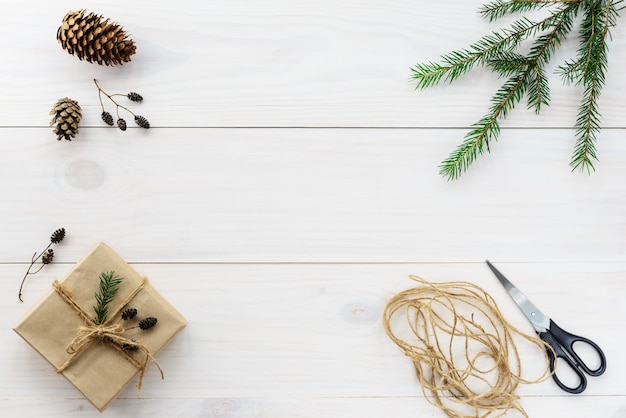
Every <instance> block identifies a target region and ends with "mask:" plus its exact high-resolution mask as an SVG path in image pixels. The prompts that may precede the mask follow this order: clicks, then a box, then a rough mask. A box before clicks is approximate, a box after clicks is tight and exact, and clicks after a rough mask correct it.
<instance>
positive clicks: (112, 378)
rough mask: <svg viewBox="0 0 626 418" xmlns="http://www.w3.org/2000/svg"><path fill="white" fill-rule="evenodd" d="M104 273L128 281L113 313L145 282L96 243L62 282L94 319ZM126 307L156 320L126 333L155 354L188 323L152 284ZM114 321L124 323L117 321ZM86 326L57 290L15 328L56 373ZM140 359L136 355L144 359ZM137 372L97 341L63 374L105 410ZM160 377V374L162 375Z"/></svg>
mask: <svg viewBox="0 0 626 418" xmlns="http://www.w3.org/2000/svg"><path fill="white" fill-rule="evenodd" d="M103 271H115V273H117V274H118V275H119V276H122V277H123V278H124V281H123V282H122V284H121V285H120V286H119V291H118V293H117V295H116V296H115V298H114V299H113V301H112V302H111V304H110V305H109V306H110V308H109V312H114V311H116V310H117V308H118V307H120V305H119V304H120V303H122V302H123V301H124V299H126V297H127V296H129V295H130V294H131V293H132V292H133V291H134V290H135V289H136V288H137V287H138V286H140V284H141V281H142V279H143V278H142V277H141V276H140V275H139V273H137V272H136V271H135V270H134V269H133V268H132V267H130V266H129V265H128V264H127V263H126V262H125V261H124V260H123V259H122V258H121V257H120V256H119V255H117V254H116V253H115V252H114V251H113V250H112V249H111V248H110V247H109V246H107V245H106V244H103V243H100V244H98V245H96V246H95V247H94V248H93V249H92V250H91V251H90V252H89V253H88V254H87V255H86V256H85V257H84V258H83V259H82V260H81V261H79V262H78V263H77V264H76V266H74V268H73V269H72V270H71V271H70V272H69V273H68V275H67V276H66V277H65V279H63V280H62V281H61V285H62V286H63V288H65V289H67V290H68V291H70V292H71V294H72V295H73V297H74V300H75V301H76V302H77V304H78V305H79V306H80V307H81V308H82V309H83V311H85V312H87V313H88V314H89V315H91V316H93V315H94V311H93V306H94V305H95V303H96V302H95V298H94V294H95V293H96V291H97V290H98V286H99V276H100V273H102V272H103ZM128 307H132V308H136V309H137V310H138V311H139V314H138V315H137V317H138V318H140V317H148V316H153V317H156V318H158V324H157V325H156V326H155V327H154V328H152V329H150V330H148V331H141V330H140V329H138V328H136V329H132V330H129V331H127V332H126V333H125V334H124V335H125V336H127V337H128V338H133V339H136V340H137V341H138V342H140V343H141V344H143V345H144V346H146V348H147V349H148V350H150V354H151V355H152V356H154V355H156V353H158V352H159V351H160V350H161V349H162V348H163V347H164V346H165V345H167V343H169V342H170V341H171V340H172V339H173V338H174V336H176V334H178V333H179V332H180V331H181V330H182V329H183V328H184V327H185V325H186V322H185V318H183V316H182V315H181V314H180V313H178V312H177V311H176V310H175V309H174V308H173V307H172V306H171V305H170V304H169V303H168V302H167V301H166V300H165V299H163V297H162V296H161V295H160V294H159V293H157V291H156V290H155V289H154V288H153V287H152V286H151V285H150V284H149V283H147V284H146V285H145V287H144V288H142V289H141V290H140V291H139V293H138V294H137V295H136V296H135V297H134V298H133V299H132V300H131V302H130V303H128ZM113 322H122V321H121V319H119V320H118V319H115V320H114V321H113ZM82 325H85V321H84V320H83V319H82V318H81V317H80V316H79V315H78V313H77V312H76V310H74V308H72V307H71V306H70V305H69V304H68V303H67V302H66V301H65V300H64V299H63V298H62V297H61V296H60V295H59V294H58V293H57V292H56V291H55V290H54V289H53V290H51V291H50V292H48V294H47V295H46V296H44V298H43V299H42V300H41V301H40V302H39V303H38V304H36V305H35V306H34V307H33V308H31V309H30V310H29V311H28V312H27V313H26V315H25V316H24V317H23V318H22V320H21V321H20V322H19V323H18V324H17V325H16V326H15V327H14V330H15V331H16V332H17V333H18V334H19V335H20V336H21V337H22V338H23V339H24V340H26V341H27V342H28V343H29V344H30V345H31V346H32V347H33V348H34V349H35V350H37V351H38V352H39V354H41V355H42V356H43V357H44V358H45V359H46V360H48V361H49V362H50V363H51V364H52V365H53V366H54V368H55V369H58V368H59V367H60V366H61V365H63V363H65V361H66V360H67V359H68V358H69V357H70V354H68V353H67V350H66V349H67V345H68V343H70V342H71V341H72V340H73V339H74V337H76V335H77V329H78V327H80V326H82ZM123 325H125V324H123ZM135 325H136V324H135ZM142 355H143V354H142V353H139V354H137V356H138V359H139V360H140V361H141V357H140V356H142ZM144 357H145V355H144ZM153 367H154V368H155V369H156V367H155V366H154V365H153V364H152V363H150V364H149V365H148V372H147V375H146V377H149V376H152V375H153V373H152V372H154V371H153V370H151V369H152V368H153ZM138 372H139V369H138V368H137V367H136V366H135V365H133V364H132V363H131V362H129V361H128V360H127V359H126V358H124V357H123V356H122V355H121V354H120V353H119V352H118V351H117V350H115V349H114V348H112V347H111V346H109V345H108V344H105V343H103V342H102V341H100V340H95V341H93V342H92V343H91V344H90V346H89V347H87V348H86V349H85V350H84V351H83V352H82V353H80V355H78V356H77V357H76V358H75V360H74V361H73V362H72V363H71V364H70V366H69V367H67V368H66V369H65V371H63V375H64V376H65V377H66V378H67V379H68V380H69V381H70V382H71V383H72V384H73V385H74V386H75V387H76V388H77V389H78V390H79V391H81V392H82V393H83V395H84V396H85V397H86V398H87V399H88V400H89V401H90V402H91V403H92V404H93V405H94V406H95V407H96V408H98V410H100V411H102V410H104V409H105V408H106V407H107V406H108V405H109V404H110V403H111V401H113V400H114V399H115V398H116V397H117V396H118V395H119V394H120V393H121V392H122V390H124V388H125V387H126V386H127V385H128V384H129V383H130V382H131V380H132V379H133V377H135V375H137V373H138ZM156 373H157V375H158V371H157V372H156ZM166 373H167V371H166Z"/></svg>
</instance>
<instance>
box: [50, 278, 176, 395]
mask: <svg viewBox="0 0 626 418" xmlns="http://www.w3.org/2000/svg"><path fill="white" fill-rule="evenodd" d="M147 282H148V279H146V278H145V277H144V278H143V279H142V280H141V282H140V283H139V286H137V288H135V290H133V291H132V292H131V293H130V295H128V296H127V297H126V299H124V300H123V301H122V303H121V304H120V305H119V307H118V308H117V310H115V311H114V312H113V314H112V315H110V316H109V319H108V320H106V321H105V322H104V323H102V324H96V322H95V321H94V319H93V318H92V317H91V316H90V315H89V314H88V313H87V312H85V310H84V309H83V308H82V307H80V305H78V303H77V302H76V300H75V299H74V295H72V293H71V292H70V291H69V290H67V289H66V288H64V287H63V286H62V285H61V283H59V282H58V281H56V280H55V281H54V283H53V284H52V287H53V288H54V290H56V292H57V294H58V295H59V296H61V298H62V299H63V300H64V301H65V302H67V304H68V305H70V306H71V307H72V308H73V309H74V310H75V311H76V313H78V315H79V316H80V317H81V318H82V319H83V320H84V321H85V325H81V326H79V327H78V329H77V331H78V333H77V335H76V337H74V339H73V340H72V341H70V342H69V344H68V345H67V347H66V351H67V353H68V354H70V357H69V358H68V359H67V360H66V361H65V363H63V364H62V365H61V366H60V367H59V368H57V373H63V371H64V370H65V369H67V368H68V367H69V366H70V365H71V364H72V363H73V362H74V360H76V358H77V357H78V356H79V355H80V354H81V353H82V352H83V351H84V350H85V349H86V348H87V347H89V346H90V345H91V344H92V343H93V342H94V341H97V340H99V341H102V342H104V343H106V344H107V345H109V346H110V347H112V348H114V349H115V350H116V351H117V352H118V353H120V355H121V356H122V357H124V358H125V359H126V360H128V361H129V362H130V363H131V364H132V365H133V366H135V367H136V368H137V369H139V371H140V375H139V383H138V384H137V388H138V389H141V385H142V383H143V377H144V374H145V373H146V369H147V368H148V364H149V363H150V362H152V363H154V365H155V366H156V367H157V369H159V372H160V373H161V379H163V378H164V375H163V370H162V369H161V366H159V363H157V361H156V360H155V358H154V357H153V356H152V354H151V353H150V350H149V349H148V347H146V346H145V345H143V344H141V343H138V342H136V341H133V340H130V339H128V338H126V337H124V336H123V335H122V334H123V333H124V331H125V329H124V328H123V327H122V326H121V325H120V324H113V323H112V322H113V319H115V318H116V317H117V316H118V315H119V313H120V312H121V310H122V308H124V306H126V305H127V304H128V303H129V302H130V301H131V300H132V299H133V298H134V297H135V296H136V295H137V293H139V291H141V289H143V288H144V286H145V285H146V283H147ZM125 346H126V347H136V348H137V350H138V351H141V352H143V353H144V354H145V359H144V360H143V361H138V360H137V359H136V358H135V357H134V356H132V355H130V354H129V353H128V352H127V350H125V349H124V347H125Z"/></svg>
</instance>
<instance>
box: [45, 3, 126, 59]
mask: <svg viewBox="0 0 626 418" xmlns="http://www.w3.org/2000/svg"><path fill="white" fill-rule="evenodd" d="M85 13H86V10H85V9H81V10H79V11H77V12H72V11H70V12H68V13H67V14H66V15H65V17H64V18H63V23H62V24H61V26H60V27H59V29H58V30H57V41H59V43H60V44H61V46H62V47H63V49H65V50H67V52H68V53H70V54H71V55H76V56H77V57H78V58H79V59H81V60H83V59H84V60H86V61H89V62H97V63H98V64H100V65H117V64H123V63H125V62H129V61H130V56H131V55H133V54H134V53H135V49H136V48H135V42H134V41H133V40H132V39H129V38H128V34H127V33H126V31H125V30H124V29H123V28H122V27H121V26H119V25H118V24H117V23H114V22H109V19H106V20H105V19H104V18H103V17H102V16H101V15H96V14H94V13H89V14H88V15H85Z"/></svg>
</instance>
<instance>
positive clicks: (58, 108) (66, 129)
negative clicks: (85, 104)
mask: <svg viewBox="0 0 626 418" xmlns="http://www.w3.org/2000/svg"><path fill="white" fill-rule="evenodd" d="M50 114H51V115H54V116H53V117H52V120H51V121H50V126H52V125H56V126H55V127H54V129H53V132H54V133H55V134H56V135H57V140H59V141H60V140H61V139H63V138H65V139H67V140H68V141H71V140H72V138H74V137H75V136H76V134H77V133H78V124H79V122H80V119H81V118H82V112H81V109H80V106H79V105H78V102H77V101H76V100H72V99H70V98H68V97H65V98H63V99H59V100H58V101H57V102H56V103H55V104H54V107H53V108H52V110H51V111H50Z"/></svg>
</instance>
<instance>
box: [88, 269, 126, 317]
mask: <svg viewBox="0 0 626 418" xmlns="http://www.w3.org/2000/svg"><path fill="white" fill-rule="evenodd" d="M123 280H124V278H122V277H120V276H118V275H117V274H115V272H114V271H103V272H102V273H100V286H99V291H98V292H96V294H95V297H96V306H94V307H93V310H94V311H95V313H96V318H95V319H94V323H95V324H96V325H102V324H104V323H105V322H106V320H107V315H108V314H109V303H111V301H112V300H113V298H114V297H115V295H116V294H117V291H118V286H119V285H120V284H121V283H122V281H123Z"/></svg>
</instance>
